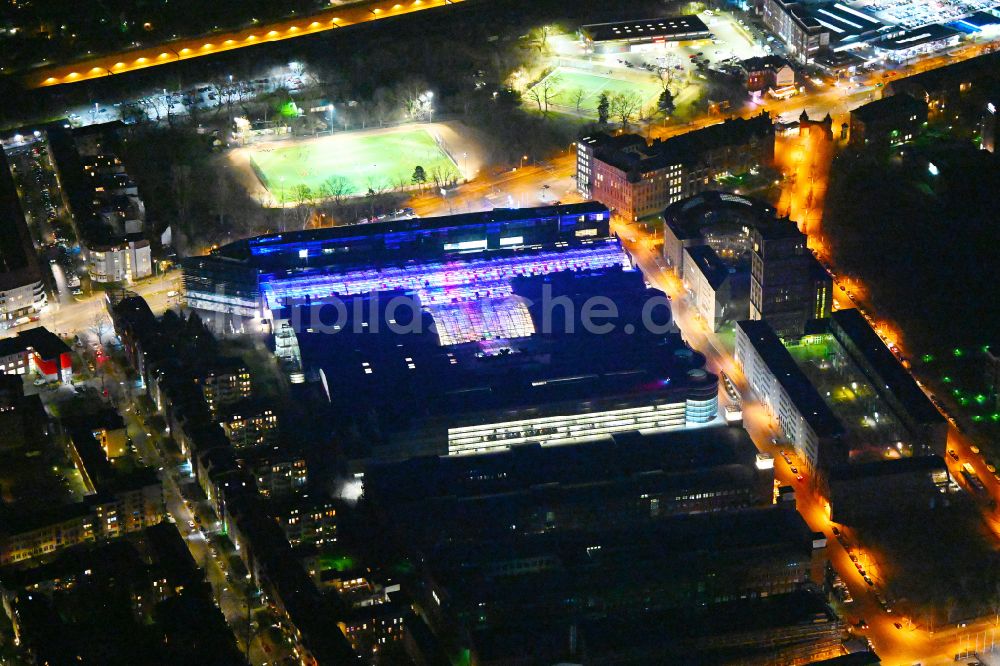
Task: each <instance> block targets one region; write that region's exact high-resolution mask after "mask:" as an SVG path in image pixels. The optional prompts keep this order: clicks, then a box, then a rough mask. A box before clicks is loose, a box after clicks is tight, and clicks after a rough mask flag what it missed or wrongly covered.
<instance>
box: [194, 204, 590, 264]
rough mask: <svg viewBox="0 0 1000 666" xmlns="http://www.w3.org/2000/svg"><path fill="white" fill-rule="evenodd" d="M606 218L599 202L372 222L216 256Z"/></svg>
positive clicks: (275, 238) (248, 243)
mask: <svg viewBox="0 0 1000 666" xmlns="http://www.w3.org/2000/svg"><path fill="white" fill-rule="evenodd" d="M602 213H603V214H605V215H606V214H607V213H608V209H607V207H606V206H604V205H603V204H600V203H598V202H596V201H587V202H583V203H574V204H560V205H558V206H537V207H531V208H494V209H492V210H488V211H482V212H476V213H458V214H455V215H444V216H439V217H424V218H416V219H410V220H392V221H388V222H371V223H368V224H355V225H346V226H336V227H325V228H323V229H306V230H302V231H290V232H286V233H277V234H268V235H264V236H255V237H253V238H246V239H243V240H238V241H235V242H233V243H230V244H228V245H223V246H222V247H220V248H219V249H217V250H215V251H213V253H212V254H213V255H215V256H220V257H225V258H229V259H236V260H240V261H246V260H248V259H250V258H251V257H266V256H267V255H273V254H279V253H290V252H291V253H295V254H296V255H298V252H299V251H300V248H302V249H308V246H310V245H314V244H317V243H330V244H334V245H336V244H344V243H348V242H351V241H358V240H363V239H371V238H376V237H380V236H389V237H391V236H394V235H399V237H400V239H401V240H402V239H403V238H405V237H407V236H416V235H426V236H431V235H434V232H436V231H443V230H447V229H453V228H460V227H475V226H481V225H490V224H503V223H510V222H517V221H521V220H533V219H547V218H559V217H564V216H574V215H588V214H592V215H598V214H602Z"/></svg>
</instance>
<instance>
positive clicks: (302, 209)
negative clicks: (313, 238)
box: [292, 183, 316, 229]
mask: <svg viewBox="0 0 1000 666" xmlns="http://www.w3.org/2000/svg"><path fill="white" fill-rule="evenodd" d="M292 197H293V198H292V201H294V202H295V209H294V211H293V214H294V216H295V219H296V220H298V223H299V227H301V228H302V229H305V228H306V224H307V223H308V222H309V218H310V217H312V212H313V206H314V204H315V203H316V197H315V194H314V193H313V190H312V188H311V187H309V186H308V185H306V184H305V183H299V184H298V185H296V186H295V187H294V188H293V189H292Z"/></svg>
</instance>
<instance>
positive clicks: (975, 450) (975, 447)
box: [969, 444, 979, 453]
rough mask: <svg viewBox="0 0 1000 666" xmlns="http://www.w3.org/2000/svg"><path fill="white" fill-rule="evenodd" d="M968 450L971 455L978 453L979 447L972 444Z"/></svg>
mask: <svg viewBox="0 0 1000 666" xmlns="http://www.w3.org/2000/svg"><path fill="white" fill-rule="evenodd" d="M969 450H970V451H972V452H973V453H979V447H978V446H976V445H975V444H973V445H972V446H970V447H969Z"/></svg>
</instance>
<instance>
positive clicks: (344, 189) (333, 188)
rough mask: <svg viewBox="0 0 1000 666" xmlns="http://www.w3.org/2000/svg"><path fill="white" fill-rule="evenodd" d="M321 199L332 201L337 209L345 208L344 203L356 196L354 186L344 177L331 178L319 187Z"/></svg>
mask: <svg viewBox="0 0 1000 666" xmlns="http://www.w3.org/2000/svg"><path fill="white" fill-rule="evenodd" d="M319 194H320V197H321V198H323V199H326V200H328V201H330V202H331V203H332V204H333V205H334V207H335V208H337V209H339V208H341V207H343V205H344V202H345V201H346V200H347V198H348V197H350V196H351V195H352V194H354V186H353V185H351V181H350V180H348V179H347V178H345V177H344V176H330V177H329V178H327V179H326V180H324V181H323V183H322V184H321V185H320V186H319Z"/></svg>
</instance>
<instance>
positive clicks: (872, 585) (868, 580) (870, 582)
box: [864, 575, 875, 587]
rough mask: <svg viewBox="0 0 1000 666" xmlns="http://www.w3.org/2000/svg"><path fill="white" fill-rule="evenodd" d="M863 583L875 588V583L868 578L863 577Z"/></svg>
mask: <svg viewBox="0 0 1000 666" xmlns="http://www.w3.org/2000/svg"><path fill="white" fill-rule="evenodd" d="M864 579H865V582H866V583H868V587H875V581H873V580H872V579H871V578H869V577H868V576H867V575H865V576H864Z"/></svg>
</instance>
